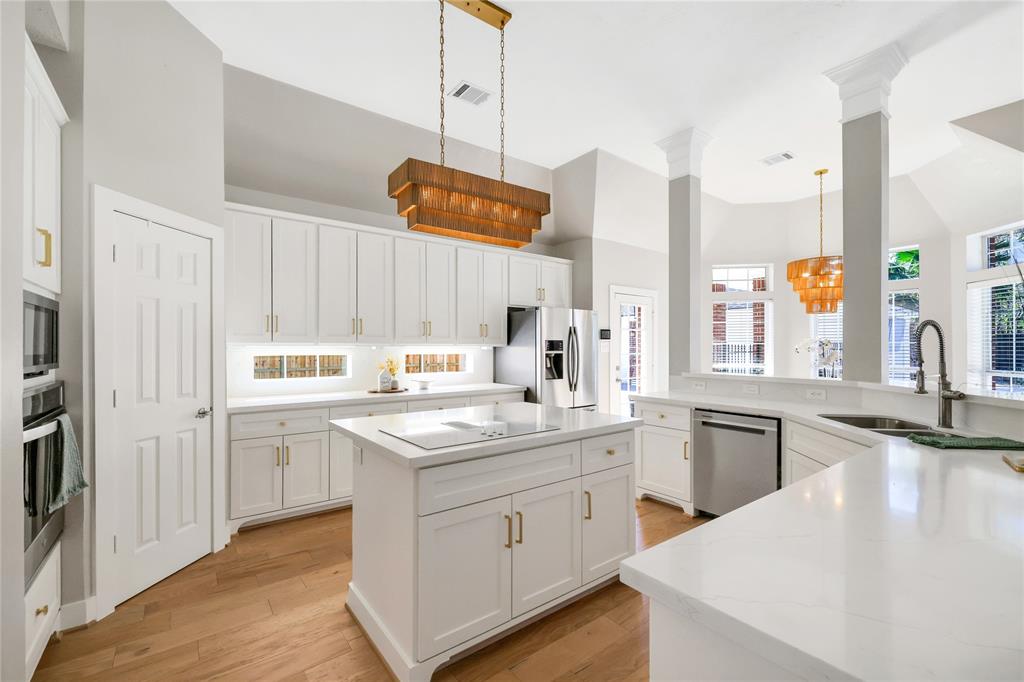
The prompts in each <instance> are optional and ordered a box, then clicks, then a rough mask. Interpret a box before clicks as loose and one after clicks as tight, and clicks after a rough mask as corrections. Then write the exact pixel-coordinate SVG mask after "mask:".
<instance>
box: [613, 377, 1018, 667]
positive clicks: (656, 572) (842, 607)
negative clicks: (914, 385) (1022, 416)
mask: <svg viewBox="0 0 1024 682" xmlns="http://www.w3.org/2000/svg"><path fill="white" fill-rule="evenodd" d="M641 401H646V402H649V403H655V404H660V405H663V406H666V407H669V408H671V407H676V408H678V409H688V408H691V407H701V408H705V409H719V410H726V411H736V412H742V413H758V414H770V415H771V416H777V417H779V418H781V419H783V421H784V424H785V427H786V430H787V431H788V433H789V437H787V439H786V443H787V445H788V447H796V446H799V447H801V448H802V447H803V445H805V444H806V443H803V444H801V443H800V442H799V441H796V440H793V436H794V435H798V434H805V433H807V429H808V428H810V427H813V428H814V429H821V430H827V431H830V432H831V433H832V434H834V435H835V436H847V435H852V434H853V432H854V430H853V429H852V427H846V426H843V425H841V424H837V423H836V422H830V420H827V419H824V418H822V417H820V416H818V413H820V412H822V411H825V408H824V407H823V406H817V407H815V406H813V405H807V404H795V403H794V404H788V403H783V402H778V401H773V402H772V403H771V404H763V403H761V401H758V400H756V399H752V398H746V397H733V396H728V397H725V396H709V395H704V396H698V395H693V394H685V393H678V394H663V395H648V396H643V397H641V398H638V403H639V402H641ZM832 411H836V410H835V409H834V408H833V410H832ZM838 411H842V412H850V413H858V412H860V413H867V412H868V410H867V409H865V408H853V407H843V408H841V409H840V410H838ZM666 415H667V416H671V413H666ZM658 416H659V415H655V419H656V418H657V417H658ZM865 433H866V432H865ZM815 434H816V435H815V440H814V442H815V443H817V444H821V445H822V447H828V446H827V445H826V444H829V443H839V441H836V440H827V439H823V437H822V436H823V434H822V433H821V432H818V431H815ZM871 437H872V438H873V439H874V440H875V443H874V444H872V445H865V446H864V447H863V449H862V450H861V451H859V452H857V453H855V454H852V455H848V454H845V453H843V452H840V451H838V450H837V451H836V452H835V453H834V454H835V461H836V463H835V464H833V465H832V466H828V467H827V468H826V467H824V465H822V469H821V470H820V471H817V472H816V473H809V474H808V475H807V476H806V477H805V478H800V479H798V480H797V479H795V478H794V479H793V480H791V481H789V485H787V486H786V487H784V488H782V489H781V490H778V491H776V492H775V493H772V494H770V495H768V496H766V497H763V498H761V499H759V500H757V501H755V502H752V503H750V504H748V505H746V506H744V507H741V508H739V509H737V510H735V511H732V512H730V513H728V514H726V515H724V516H722V517H720V518H717V519H715V520H713V521H711V522H710V523H706V524H704V525H702V526H700V527H699V528H696V529H694V530H692V531H690V532H687V533H685V534H683V535H680V536H678V537H675V538H672V539H670V540H668V541H666V542H664V543H662V544H660V545H658V546H656V547H653V548H651V549H649V550H646V551H644V552H641V553H640V554H637V555H635V556H633V557H630V558H629V559H627V560H626V561H624V562H623V563H622V566H621V580H622V581H623V582H624V583H626V584H627V585H630V586H631V587H633V588H635V589H637V590H639V591H640V592H642V593H644V594H645V595H647V596H648V597H650V600H651V615H650V651H651V659H650V673H651V679H652V680H713V679H732V680H764V679H773V680H778V679H1014V680H1019V679H1024V578H1022V576H1024V475H1022V474H1017V473H1014V472H1013V471H1012V470H1011V469H1010V468H1009V467H1007V466H1006V465H1005V464H1003V462H1002V454H1003V453H1001V452H996V451H969V450H948V451H944V450H937V449H932V448H927V447H924V446H919V445H914V444H913V443H910V442H909V441H907V440H905V439H902V438H890V437H884V436H878V435H876V434H871ZM787 454H788V451H787ZM693 456H694V457H700V456H701V453H700V452H699V451H696V452H694V454H693Z"/></svg>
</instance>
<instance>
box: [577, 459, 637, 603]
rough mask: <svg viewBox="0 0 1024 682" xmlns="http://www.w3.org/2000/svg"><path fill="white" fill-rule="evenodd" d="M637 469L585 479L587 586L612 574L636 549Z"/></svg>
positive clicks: (610, 471)
mask: <svg viewBox="0 0 1024 682" xmlns="http://www.w3.org/2000/svg"><path fill="white" fill-rule="evenodd" d="M633 505H634V493H633V466H632V465H631V464H627V465H625V466H620V467H615V468H613V469H605V470H604V471H598V472H596V473H593V474H588V475H586V476H584V477H583V584H586V583H589V582H590V581H592V580H597V579H598V578H600V577H602V576H605V575H608V574H609V573H612V572H614V571H616V570H618V568H619V562H620V561H622V560H623V559H625V558H626V557H628V556H630V555H631V554H633V552H634V548H635V547H636V523H635V522H634V520H633Z"/></svg>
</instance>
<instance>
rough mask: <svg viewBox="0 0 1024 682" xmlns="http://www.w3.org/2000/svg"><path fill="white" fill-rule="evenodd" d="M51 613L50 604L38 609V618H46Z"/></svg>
mask: <svg viewBox="0 0 1024 682" xmlns="http://www.w3.org/2000/svg"><path fill="white" fill-rule="evenodd" d="M49 612H50V605H49V604H43V605H42V606H40V607H39V608H38V609H36V615H37V616H45V615H46V614H48V613H49Z"/></svg>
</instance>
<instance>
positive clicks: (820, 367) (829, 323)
mask: <svg viewBox="0 0 1024 682" xmlns="http://www.w3.org/2000/svg"><path fill="white" fill-rule="evenodd" d="M811 337H812V338H814V339H816V340H819V341H821V340H825V339H827V340H829V341H831V342H832V346H833V349H834V350H835V352H836V356H837V357H838V360H836V362H835V363H833V364H831V365H827V364H825V363H824V362H823V361H822V359H821V358H819V357H815V360H814V366H813V367H812V368H811V371H812V372H814V376H816V377H819V378H823V379H825V378H827V379H841V378H842V377H843V304H842V303H841V302H840V304H839V310H837V311H836V312H834V313H818V314H817V315H811Z"/></svg>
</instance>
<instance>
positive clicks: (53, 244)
mask: <svg viewBox="0 0 1024 682" xmlns="http://www.w3.org/2000/svg"><path fill="white" fill-rule="evenodd" d="M24 116H25V118H24V122H23V130H24V159H23V181H24V188H23V200H24V207H25V208H24V211H23V215H24V225H23V232H22V239H23V242H24V246H23V251H22V253H23V258H22V260H23V264H22V276H23V277H24V279H25V280H26V281H28V282H31V283H33V284H35V285H37V286H40V287H42V288H44V289H46V290H48V291H51V292H53V293H58V294H59V293H60V290H61V276H60V273H61V219H60V218H61V215H60V212H61V211H60V205H61V204H60V191H61V182H60V173H61V170H60V169H61V147H60V142H61V126H63V125H64V124H65V123H67V122H68V115H67V113H66V112H65V111H64V107H63V105H61V102H60V98H58V97H57V91H56V90H55V89H54V87H53V84H52V83H51V82H50V79H49V77H48V76H47V74H46V71H45V70H44V69H43V65H42V62H41V61H40V60H39V56H38V55H37V54H36V51H35V48H34V47H33V45H32V42H31V41H30V40H29V39H28V36H26V37H25V103H24Z"/></svg>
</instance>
